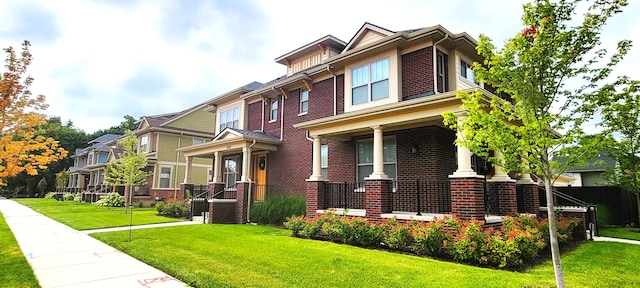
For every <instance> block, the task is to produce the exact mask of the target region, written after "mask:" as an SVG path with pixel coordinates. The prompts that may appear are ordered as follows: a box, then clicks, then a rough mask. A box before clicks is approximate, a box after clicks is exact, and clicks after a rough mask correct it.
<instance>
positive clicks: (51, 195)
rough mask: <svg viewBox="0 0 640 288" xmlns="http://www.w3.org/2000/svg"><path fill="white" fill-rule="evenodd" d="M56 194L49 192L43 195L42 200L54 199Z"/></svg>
mask: <svg viewBox="0 0 640 288" xmlns="http://www.w3.org/2000/svg"><path fill="white" fill-rule="evenodd" d="M56 194H58V193H56V192H49V193H47V194H45V195H44V198H47V199H53V198H54V197H56Z"/></svg>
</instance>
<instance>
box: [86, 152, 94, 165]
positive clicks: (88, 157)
mask: <svg viewBox="0 0 640 288" xmlns="http://www.w3.org/2000/svg"><path fill="white" fill-rule="evenodd" d="M93 157H94V156H93V152H89V156H87V165H93Z"/></svg>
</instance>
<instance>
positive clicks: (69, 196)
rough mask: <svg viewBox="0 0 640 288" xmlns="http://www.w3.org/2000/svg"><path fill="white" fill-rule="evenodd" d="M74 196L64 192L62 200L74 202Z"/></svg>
mask: <svg viewBox="0 0 640 288" xmlns="http://www.w3.org/2000/svg"><path fill="white" fill-rule="evenodd" d="M73 198H74V195H73V193H71V192H64V193H62V199H63V200H64V201H73Z"/></svg>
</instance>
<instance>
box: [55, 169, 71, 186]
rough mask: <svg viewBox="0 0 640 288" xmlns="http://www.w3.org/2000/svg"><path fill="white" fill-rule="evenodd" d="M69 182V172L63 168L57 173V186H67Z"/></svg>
mask: <svg viewBox="0 0 640 288" xmlns="http://www.w3.org/2000/svg"><path fill="white" fill-rule="evenodd" d="M68 183H69V173H67V170H62V171H60V172H58V173H57V174H56V188H64V187H67V184H68Z"/></svg>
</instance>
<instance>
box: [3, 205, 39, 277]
mask: <svg viewBox="0 0 640 288" xmlns="http://www.w3.org/2000/svg"><path fill="white" fill-rule="evenodd" d="M0 267H2V268H0V287H40V285H39V284H38V280H37V279H36V276H35V275H33V270H31V266H29V263H27V259H25V258H24V255H23V253H22V250H20V246H18V242H16V238H15V237H13V233H11V230H10V229H9V226H7V222H5V220H4V216H2V213H0Z"/></svg>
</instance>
